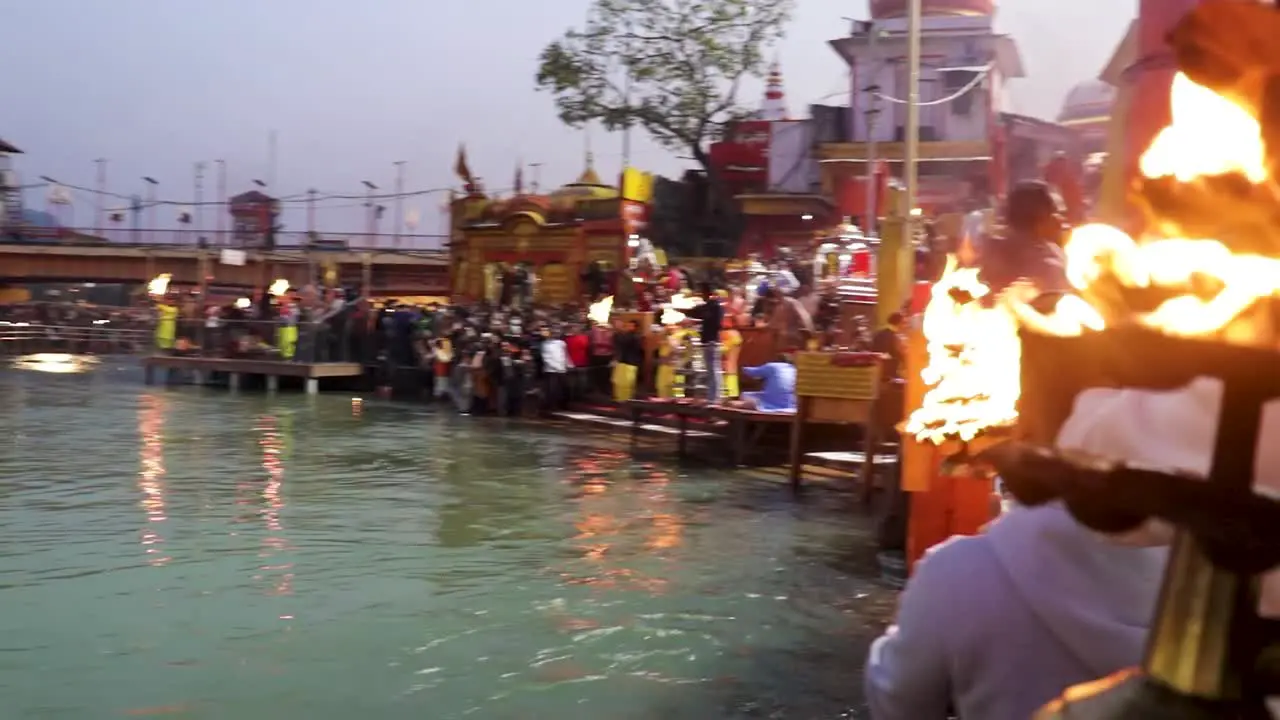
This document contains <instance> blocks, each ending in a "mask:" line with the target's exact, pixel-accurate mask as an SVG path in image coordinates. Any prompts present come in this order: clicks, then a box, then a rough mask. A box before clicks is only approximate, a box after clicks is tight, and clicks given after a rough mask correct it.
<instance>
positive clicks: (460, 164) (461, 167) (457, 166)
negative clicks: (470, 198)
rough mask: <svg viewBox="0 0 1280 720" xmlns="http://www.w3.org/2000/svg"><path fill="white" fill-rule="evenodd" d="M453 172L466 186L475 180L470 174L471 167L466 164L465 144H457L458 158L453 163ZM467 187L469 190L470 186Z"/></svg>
mask: <svg viewBox="0 0 1280 720" xmlns="http://www.w3.org/2000/svg"><path fill="white" fill-rule="evenodd" d="M453 173H454V174H455V175H457V176H458V179H460V180H462V182H463V183H465V184H467V185H468V186H469V185H472V184H473V183H474V182H475V179H474V178H473V177H472V176H471V167H470V166H469V165H467V146H466V145H458V159H457V161H456V162H454V164H453ZM467 189H468V190H470V189H471V188H470V187H468V188H467Z"/></svg>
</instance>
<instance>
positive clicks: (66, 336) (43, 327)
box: [0, 320, 152, 355]
mask: <svg viewBox="0 0 1280 720" xmlns="http://www.w3.org/2000/svg"><path fill="white" fill-rule="evenodd" d="M151 338H152V331H151V329H150V328H147V327H137V326H136V325H135V326H130V327H120V326H118V325H117V326H112V325H111V324H110V323H109V322H107V321H95V322H94V323H92V324H89V325H48V324H43V323H30V322H22V321H16V322H15V321H4V320H0V355H32V354H35V353H71V354H75V355H117V354H131V353H138V352H144V351H146V350H147V349H149V348H150V347H151Z"/></svg>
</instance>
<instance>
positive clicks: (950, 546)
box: [913, 534, 998, 586]
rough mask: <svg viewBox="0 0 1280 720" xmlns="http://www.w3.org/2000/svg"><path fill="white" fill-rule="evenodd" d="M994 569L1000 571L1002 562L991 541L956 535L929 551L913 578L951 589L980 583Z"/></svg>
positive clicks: (985, 538)
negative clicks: (999, 566)
mask: <svg viewBox="0 0 1280 720" xmlns="http://www.w3.org/2000/svg"><path fill="white" fill-rule="evenodd" d="M991 569H998V560H997V559H996V556H995V553H994V551H993V550H992V547H991V539H990V538H989V537H987V536H986V535H983V534H979V535H953V536H951V537H950V538H949V539H947V540H944V541H942V542H940V543H938V544H937V545H934V546H933V547H931V548H929V549H928V550H926V551H925V553H924V556H923V557H922V558H921V559H920V561H919V563H917V565H916V569H915V574H914V575H913V578H915V579H920V580H922V581H924V580H927V581H928V582H929V583H931V584H933V583H936V584H943V585H948V586H949V585H951V584H953V583H961V584H963V583H967V582H969V581H970V580H971V579H974V580H976V579H979V578H980V577H981V576H982V574H983V573H984V572H987V571H989V570H991Z"/></svg>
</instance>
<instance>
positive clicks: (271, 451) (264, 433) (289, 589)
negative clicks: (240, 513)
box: [254, 415, 293, 620]
mask: <svg viewBox="0 0 1280 720" xmlns="http://www.w3.org/2000/svg"><path fill="white" fill-rule="evenodd" d="M254 429H255V430H256V431H257V432H258V447H259V448H260V449H261V451H262V469H263V471H264V472H265V473H266V481H265V483H264V484H263V486H262V497H261V509H260V510H259V511H258V512H259V515H260V516H261V517H262V519H263V522H264V524H265V525H266V534H265V535H264V537H263V540H262V550H261V551H260V552H259V553H258V557H260V558H262V559H263V561H264V562H263V565H262V566H261V567H260V568H259V570H261V571H262V572H263V575H259V576H257V577H258V578H263V577H267V576H274V579H272V580H270V581H269V582H270V584H271V587H270V589H268V590H267V594H268V595H281V596H284V595H292V594H293V572H292V570H293V563H291V562H285V563H273V562H271V559H272V558H274V557H275V556H276V555H278V554H279V553H281V552H283V551H285V550H288V549H289V547H290V546H289V541H288V539H286V538H285V537H284V536H283V534H282V533H283V531H284V524H283V522H282V521H281V519H280V511H281V510H283V509H284V495H283V494H282V492H281V488H282V487H283V485H284V457H283V456H284V450H285V437H284V435H283V433H282V431H281V424H280V422H279V420H278V419H277V418H276V417H275V416H274V415H263V416H261V417H259V418H258V422H257V424H256V426H255V427H254ZM280 618H281V619H282V620H291V619H293V616H292V615H281V616H280Z"/></svg>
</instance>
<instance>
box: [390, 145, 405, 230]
mask: <svg viewBox="0 0 1280 720" xmlns="http://www.w3.org/2000/svg"><path fill="white" fill-rule="evenodd" d="M404 164H405V161H404V160H397V161H395V162H394V163H392V165H395V166H396V233H395V246H396V247H397V248H398V247H400V239H401V237H402V236H403V234H404Z"/></svg>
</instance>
